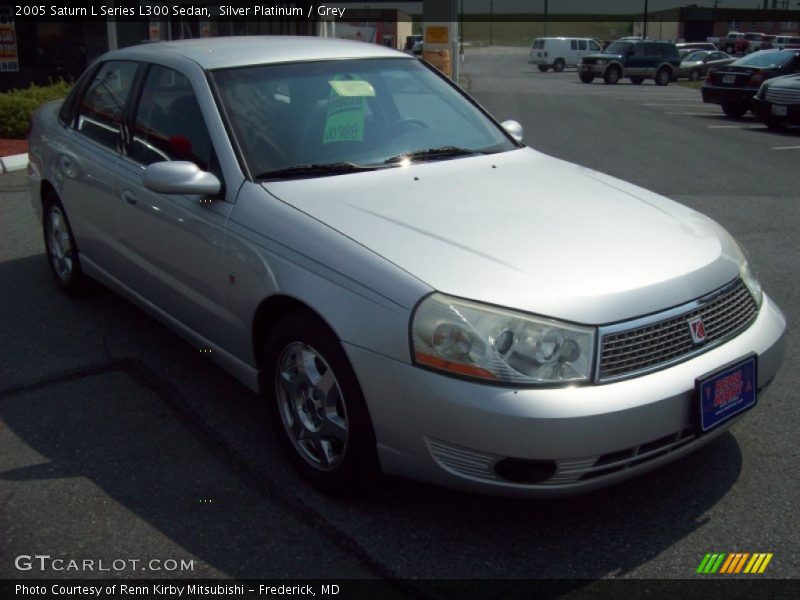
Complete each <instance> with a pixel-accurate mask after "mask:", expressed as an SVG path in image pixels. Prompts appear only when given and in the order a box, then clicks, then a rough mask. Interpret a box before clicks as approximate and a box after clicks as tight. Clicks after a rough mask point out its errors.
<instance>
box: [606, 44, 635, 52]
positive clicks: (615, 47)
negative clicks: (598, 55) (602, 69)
mask: <svg viewBox="0 0 800 600" xmlns="http://www.w3.org/2000/svg"><path fill="white" fill-rule="evenodd" d="M632 46H633V44H631V43H630V42H614V43H613V44H610V45H609V46H608V48H606V49H605V50H603V52H605V53H606V54H625V53H626V52H627V51H628V49H630V48H631V47H632Z"/></svg>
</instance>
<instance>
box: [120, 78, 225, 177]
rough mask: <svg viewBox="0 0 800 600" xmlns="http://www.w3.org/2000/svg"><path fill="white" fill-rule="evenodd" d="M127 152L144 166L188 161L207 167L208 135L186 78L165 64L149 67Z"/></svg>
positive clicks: (210, 153)
mask: <svg viewBox="0 0 800 600" xmlns="http://www.w3.org/2000/svg"><path fill="white" fill-rule="evenodd" d="M129 152H130V156H131V158H133V159H134V160H136V161H137V162H140V163H143V164H145V165H149V164H151V163H154V162H160V161H165V160H188V161H190V162H193V163H194V164H196V165H197V166H198V167H200V168H201V169H203V170H204V171H207V170H209V165H210V164H211V163H212V162H213V161H212V146H211V136H210V135H209V133H208V128H207V127H206V124H205V120H204V119H203V115H202V113H201V112H200V104H199V103H198V102H197V96H196V95H195V93H194V90H193V89H192V86H191V84H190V83H189V81H188V80H187V79H186V77H184V76H183V75H181V74H180V73H178V72H177V71H173V70H172V69H167V68H165V67H160V66H153V67H152V68H151V69H150V72H149V73H148V75H147V81H146V82H145V84H144V88H143V89H142V95H141V98H140V99H139V105H138V107H137V109H136V118H135V120H134V126H133V138H132V141H131V147H130V151H129Z"/></svg>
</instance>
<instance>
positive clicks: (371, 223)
mask: <svg viewBox="0 0 800 600" xmlns="http://www.w3.org/2000/svg"><path fill="white" fill-rule="evenodd" d="M264 187H265V188H266V189H267V191H268V192H269V193H271V194H272V195H274V196H276V197H277V198H278V199H280V200H282V201H284V202H286V203H288V204H290V205H292V206H294V207H296V208H297V209H299V210H301V211H303V212H305V213H307V214H308V215H310V216H312V217H314V218H315V219H317V220H319V221H321V222H322V223H325V224H326V225H328V226H330V227H332V228H334V229H336V230H338V231H339V232H341V233H342V234H344V235H345V236H347V237H349V238H351V239H353V240H355V241H356V242H358V243H359V244H362V245H363V246H365V247H366V248H368V249H370V250H372V251H373V252H375V253H377V254H379V255H381V256H382V257H384V258H385V259H386V260H389V261H391V262H392V263H394V264H395V265H397V266H399V267H401V268H402V269H404V270H406V271H408V272H409V273H411V274H412V275H414V276H415V277H417V278H418V279H420V280H422V281H424V282H425V283H427V284H428V285H429V286H430V287H432V288H434V289H436V290H439V291H441V292H444V293H447V294H451V295H454V296H460V297H463V298H469V299H473V300H478V301H483V302H488V303H491V304H497V305H500V306H506V307H510V308H516V309H519V310H524V311H528V312H533V313H537V314H542V315H548V316H552V317H557V318H561V319H566V320H569V321H574V322H578V323H587V324H601V323H610V322H614V321H619V320H624V319H628V318H632V317H635V316H639V315H643V314H647V313H650V312H654V311H657V310H661V309H664V308H667V307H672V306H676V305H678V304H681V303H684V302H687V301H689V300H692V299H694V298H697V297H699V296H701V295H703V294H705V293H707V292H709V291H712V290H714V289H716V288H718V287H721V286H722V285H724V284H725V283H727V282H729V281H731V280H732V279H733V278H735V277H736V276H737V274H738V272H739V259H738V256H739V255H738V248H737V246H736V244H735V242H733V241H732V239H731V238H730V236H729V235H728V234H727V233H726V232H725V231H724V230H723V229H722V228H721V227H720V226H719V225H717V224H716V223H714V222H713V221H712V220H710V219H708V218H707V217H704V216H703V215H701V214H699V213H697V212H695V211H693V210H691V209H689V208H687V207H684V206H682V205H680V204H677V203H675V202H672V201H670V200H668V199H666V198H663V197H661V196H658V195H656V194H653V193H651V192H648V191H646V190H643V189H641V188H638V187H636V186H634V185H631V184H628V183H625V182H623V181H620V180H618V179H614V178H613V177H609V176H607V175H603V174H601V173H598V172H595V171H592V170H590V169H586V168H583V167H580V166H577V165H574V164H571V163H567V162H564V161H561V160H558V159H555V158H552V157H549V156H546V155H544V154H541V153H539V152H537V151H535V150H532V149H530V148H522V149H519V150H515V151H510V152H506V153H502V154H496V155H488V156H476V157H468V158H460V159H455V160H447V161H439V162H428V163H416V164H412V165H410V166H408V167H398V168H393V169H385V170H379V171H372V172H367V173H357V174H349V175H341V176H334V177H323V178H314V179H304V180H294V181H283V182H269V183H265V184H264ZM364 276H365V275H364ZM364 283H366V284H367V285H369V282H368V281H365V282H364Z"/></svg>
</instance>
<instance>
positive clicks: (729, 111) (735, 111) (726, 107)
mask: <svg viewBox="0 0 800 600" xmlns="http://www.w3.org/2000/svg"><path fill="white" fill-rule="evenodd" d="M747 111H748V107H747V105H746V104H723V105H722V112H724V113H725V114H726V115H727V116H729V117H731V118H733V119H738V118H739V117H742V116H744V113H746V112H747Z"/></svg>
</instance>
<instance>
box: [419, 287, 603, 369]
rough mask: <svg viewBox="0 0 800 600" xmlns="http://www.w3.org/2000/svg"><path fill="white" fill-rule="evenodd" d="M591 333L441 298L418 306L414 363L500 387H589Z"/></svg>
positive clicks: (506, 311) (518, 314) (435, 297)
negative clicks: (508, 384) (552, 385)
mask: <svg viewBox="0 0 800 600" xmlns="http://www.w3.org/2000/svg"><path fill="white" fill-rule="evenodd" d="M594 334H595V330H594V328H591V327H581V326H579V325H571V324H568V323H561V322H558V321H553V320H550V319H545V318H541V317H533V316H530V315H526V314H523V313H518V312H514V311H511V310H506V309H502V308H495V307H493V306H487V305H484V304H478V303H476V302H470V301H468V300H459V299H457V298H451V297H449V296H445V295H443V294H432V295H430V296H428V297H427V298H425V300H423V301H422V302H421V303H420V304H419V305H418V306H417V309H416V311H415V312H414V315H413V316H412V322H411V337H412V344H413V354H414V360H415V361H416V363H417V364H420V365H424V366H426V367H430V368H432V369H436V370H439V371H444V372H447V373H451V374H453V375H461V376H467V377H474V378H478V379H484V380H490V381H497V382H500V383H511V384H518V385H525V384H552V383H574V382H581V381H588V380H589V378H590V370H591V366H592V352H593V351H594Z"/></svg>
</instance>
